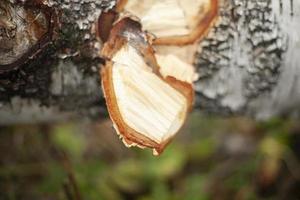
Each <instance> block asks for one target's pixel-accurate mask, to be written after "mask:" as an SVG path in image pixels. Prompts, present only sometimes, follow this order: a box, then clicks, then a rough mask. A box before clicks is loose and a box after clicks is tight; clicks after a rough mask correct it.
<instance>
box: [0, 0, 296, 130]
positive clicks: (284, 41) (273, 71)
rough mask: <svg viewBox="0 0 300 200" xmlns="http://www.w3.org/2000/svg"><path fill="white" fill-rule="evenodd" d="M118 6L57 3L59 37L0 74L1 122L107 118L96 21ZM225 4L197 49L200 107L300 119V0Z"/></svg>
mask: <svg viewBox="0 0 300 200" xmlns="http://www.w3.org/2000/svg"><path fill="white" fill-rule="evenodd" d="M280 2H281V3H280ZM113 5H114V3H113V1H109V0H107V1H96V0H95V1H87V2H85V1H69V0H61V1H53V0H52V1H51V3H50V4H49V6H51V7H53V8H55V9H57V11H58V13H59V21H60V26H59V29H58V30H57V37H56V38H55V40H54V41H53V42H52V44H51V45H49V46H48V47H47V48H46V49H44V50H43V51H42V52H41V54H39V55H38V56H37V57H35V58H34V59H32V60H31V61H29V62H28V63H27V64H25V65H24V66H22V68H20V69H17V70H15V71H12V72H9V73H5V74H1V75H0V124H7V123H18V122H37V121H45V122H49V121H53V120H62V119H70V118H72V119H73V118H81V119H82V118H84V119H93V120H97V119H99V118H101V117H104V116H107V114H106V108H105V104H104V99H103V95H102V93H101V85H100V78H99V74H98V65H99V63H101V62H102V60H101V59H99V58H98V52H99V49H100V47H101V45H102V44H101V42H98V41H96V39H95V37H94V35H95V28H94V24H95V22H96V20H97V19H98V17H99V14H100V12H101V10H102V9H103V8H106V7H107V8H108V7H112V6H113ZM219 6H220V15H221V17H220V19H219V21H218V23H217V25H216V26H215V27H214V28H213V29H212V30H211V31H210V33H209V34H208V37H206V39H205V40H204V41H202V42H201V43H199V47H198V49H199V51H198V53H197V55H196V58H197V59H196V61H195V66H196V67H197V69H198V72H199V75H200V80H199V81H198V82H197V83H196V91H197V94H196V105H195V108H196V109H200V110H203V111H207V112H208V113H216V114H241V115H247V116H252V117H255V118H269V117H272V116H281V115H287V116H296V117H299V113H300V111H299V108H300V106H299V105H300V92H299V91H300V89H299V87H300V82H299V80H298V79H299V78H298V76H299V75H300V67H299V63H300V57H299V56H298V54H299V52H300V45H299V44H300V33H299V31H298V30H300V24H299V21H300V2H299V1H293V0H292V1H276V0H265V1H260V0H248V1H244V0H234V1H229V0H222V1H220V2H219ZM1 56H2V55H0V57H1Z"/></svg>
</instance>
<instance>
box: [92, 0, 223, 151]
mask: <svg viewBox="0 0 300 200" xmlns="http://www.w3.org/2000/svg"><path fill="white" fill-rule="evenodd" d="M120 5H122V6H120ZM116 8H117V9H116V10H117V11H121V10H123V12H122V13H126V14H125V15H123V16H122V13H121V14H120V13H117V12H114V11H112V12H109V13H102V14H101V16H100V17H99V20H100V21H99V22H98V29H99V30H98V33H99V37H100V38H101V39H102V41H103V42H104V46H103V48H102V50H101V56H102V57H103V58H105V59H106V64H105V66H104V67H103V68H102V70H101V80H102V88H103V92H104V96H105V99H106V104H107V108H108V111H109V115H110V118H111V120H112V121H113V126H114V128H115V129H116V131H117V133H118V134H119V136H120V137H121V138H122V140H123V142H124V144H125V145H126V146H128V147H131V146H138V147H141V148H145V147H148V148H152V149H153V154H154V155H159V154H160V153H162V151H163V150H164V148H165V146H166V145H167V144H168V143H169V142H170V140H171V139H172V138H173V137H174V135H175V134H176V133H177V132H178V131H179V130H180V128H181V127H182V125H183V124H184V122H185V120H186V117H187V113H188V112H189V110H190V109H191V107H192V104H193V98H194V89H193V82H194V81H195V80H197V74H196V73H195V70H194V67H193V66H192V63H193V54H194V53H195V44H194V43H195V41H198V40H199V39H201V38H202V37H203V34H204V33H206V32H207V30H208V28H209V27H210V26H211V25H212V23H213V21H214V19H215V18H216V16H217V1H216V0H196V1H192V0H188V1H186V0H163V1H155V0H145V1H143V2H141V1H137V0H132V1H129V2H128V3H124V1H120V2H119V6H117V7H116ZM128 12H129V13H131V14H130V17H128ZM112 13H113V14H112ZM114 15H115V16H114ZM126 15H127V16H126ZM133 16H135V19H136V17H138V18H139V19H140V21H137V20H135V19H133V18H134V17H133ZM112 18H115V19H117V20H116V21H117V22H115V23H114V24H113V22H111V23H110V24H109V23H107V20H108V21H109V20H110V21H111V19H112ZM101 20H102V21H101ZM109 27H111V28H109ZM108 29H111V30H110V31H109V32H108ZM149 33H151V34H149ZM153 35H154V36H155V37H153ZM103 38H105V39H103ZM185 44H189V45H186V46H184V47H182V46H181V47H178V45H185ZM157 45H159V46H157ZM166 45H167V46H166ZM169 45H173V46H169ZM154 48H155V49H154ZM191 55H192V56H191Z"/></svg>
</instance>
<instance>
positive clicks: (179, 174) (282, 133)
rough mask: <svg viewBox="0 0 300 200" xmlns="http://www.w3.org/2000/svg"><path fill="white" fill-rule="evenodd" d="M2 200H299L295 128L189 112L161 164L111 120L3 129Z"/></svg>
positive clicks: (298, 128)
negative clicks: (127, 143) (129, 142)
mask: <svg viewBox="0 0 300 200" xmlns="http://www.w3.org/2000/svg"><path fill="white" fill-rule="evenodd" d="M0 138H1V139H0V199H7V200H20V199H30V200H32V199H42V200H43V199H47V200H51V199H53V200H60V199H67V200H85V199H87V200H89V199H91V200H96V199H97V200H101V199H112V200H119V199H138V200H152V199H163V200H164V199H165V200H168V199H170V200H171V199H174V200H177V199H178V200H181V199H187V200H198V199H199V200H208V199H222V200H224V199H225V200H226V199H230V200H231V199H237V200H239V199H289V200H290V199H298V200H299V199H300V124H299V122H298V121H297V120H292V119H279V118H276V119H271V120H268V121H264V122H255V121H253V120H250V119H246V118H238V117H234V118H224V117H222V118H217V117H213V116H208V115H204V114H201V113H198V112H194V113H192V114H191V115H190V117H189V119H188V121H187V123H186V125H185V126H184V128H183V129H182V130H181V132H180V133H179V134H178V135H177V136H176V137H175V139H174V141H173V142H172V143H171V144H170V145H169V146H168V147H167V148H166V150H165V151H164V152H163V154H162V155H161V156H159V157H155V156H153V155H152V152H151V150H149V149H146V150H141V149H138V148H130V149H127V148H126V147H124V145H123V144H122V142H121V141H120V140H119V138H118V137H117V135H116V134H115V132H114V130H113V129H112V126H111V122H110V120H109V119H105V120H102V121H100V122H98V123H88V122H73V123H59V124H51V125H49V124H42V125H18V126H10V127H1V128H0Z"/></svg>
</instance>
